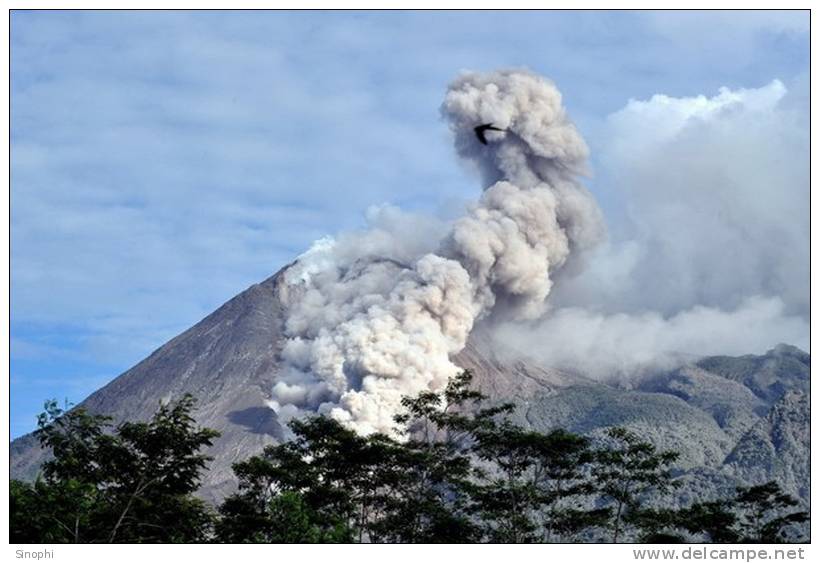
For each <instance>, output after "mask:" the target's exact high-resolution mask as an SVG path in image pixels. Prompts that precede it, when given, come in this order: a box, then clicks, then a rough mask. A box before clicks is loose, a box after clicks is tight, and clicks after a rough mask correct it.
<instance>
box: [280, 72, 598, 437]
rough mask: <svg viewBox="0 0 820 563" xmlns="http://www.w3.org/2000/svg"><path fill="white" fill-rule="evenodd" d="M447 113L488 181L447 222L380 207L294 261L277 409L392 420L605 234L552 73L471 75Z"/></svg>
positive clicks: (452, 96) (532, 313) (286, 414)
mask: <svg viewBox="0 0 820 563" xmlns="http://www.w3.org/2000/svg"><path fill="white" fill-rule="evenodd" d="M442 114H443V115H444V117H445V118H446V119H447V120H448V122H449V124H450V128H451V130H452V132H453V133H454V137H455V145H456V149H457V152H458V154H459V155H460V156H461V157H462V158H465V159H468V160H470V161H472V162H473V163H475V165H476V166H477V167H478V168H479V169H480V171H481V173H482V177H483V179H484V183H485V185H486V186H487V187H486V189H485V190H484V192H483V193H482V195H481V198H480V199H479V200H478V201H477V202H476V203H475V204H474V205H472V206H471V208H470V209H469V211H468V213H467V214H466V215H465V216H464V217H461V218H460V219H457V220H456V221H454V222H453V223H452V225H449V226H443V225H440V224H437V223H436V222H435V221H433V220H430V219H423V218H417V217H411V216H407V215H404V214H401V213H400V212H398V211H396V210H393V209H386V210H381V211H376V212H375V213H374V216H373V217H372V221H371V222H372V223H374V227H373V228H372V229H370V230H368V231H365V232H362V233H355V234H349V235H346V236H342V237H340V238H339V239H338V240H335V241H334V240H330V239H323V240H321V241H319V242H318V243H316V244H315V245H314V247H313V248H312V249H311V250H310V251H309V252H308V253H306V254H305V255H303V256H302V257H301V258H300V259H299V260H298V261H297V262H296V263H295V264H294V265H293V266H291V267H290V268H289V270H288V271H287V272H286V279H287V282H288V295H287V296H286V299H287V300H288V302H287V305H288V307H289V309H288V310H289V316H288V319H287V322H286V327H285V330H286V334H287V342H286V344H285V347H284V350H283V352H282V356H283V359H284V360H285V363H286V365H285V368H284V369H283V372H282V373H281V376H280V380H279V381H278V382H277V383H276V385H275V386H274V388H273V394H272V400H271V401H270V406H271V407H272V408H273V409H274V410H275V411H276V412H277V414H278V415H279V418H280V420H281V421H283V422H284V421H287V420H289V419H291V418H293V417H296V416H301V415H303V414H304V413H306V412H319V413H324V414H328V415H330V416H332V417H334V418H336V419H338V420H340V421H342V422H344V423H346V424H348V425H349V426H350V427H352V428H354V429H356V430H357V431H359V432H361V433H371V432H376V431H381V432H391V431H392V427H393V416H394V415H395V414H396V413H397V412H398V410H399V409H400V402H401V398H402V396H405V395H412V394H416V393H418V392H419V391H422V390H425V389H438V388H441V387H442V386H443V385H444V384H445V383H446V382H447V380H448V378H450V377H451V376H453V375H454V374H455V373H456V372H457V371H458V367H457V366H456V365H455V364H454V363H453V362H452V361H451V360H450V358H451V356H452V355H453V354H455V353H457V352H459V351H460V350H462V349H463V348H464V346H465V344H466V342H467V337H468V336H469V334H470V331H471V330H472V328H473V326H474V324H475V322H476V321H477V320H479V319H481V318H482V317H486V316H488V315H490V314H493V315H499V316H501V317H503V318H505V319H533V318H537V317H538V316H539V315H541V314H542V313H543V311H544V306H545V300H546V298H547V296H548V295H549V293H550V291H551V289H552V285H553V278H554V276H555V274H556V273H557V272H558V271H559V270H561V269H562V268H565V267H567V265H568V263H569V262H570V261H571V260H572V259H573V258H574V257H575V256H577V255H579V254H580V253H583V251H584V250H586V249H589V248H591V247H593V246H594V245H595V244H596V243H597V242H598V241H599V240H600V239H601V238H602V236H603V233H604V227H603V221H602V219H601V214H600V212H599V210H598V207H597V205H596V204H595V202H594V201H593V199H592V197H591V196H590V194H589V192H588V191H587V190H586V189H585V188H584V187H583V186H582V185H581V184H580V183H579V181H578V176H579V174H581V173H583V171H584V168H585V163H586V157H587V147H586V144H585V143H584V141H583V139H582V138H581V136H580V134H579V133H578V131H577V130H576V128H575V127H574V125H573V124H572V123H571V122H570V121H569V120H568V118H567V117H566V115H565V111H564V109H563V107H562V105H561V95H560V93H559V92H558V90H557V89H556V88H555V86H553V85H552V84H551V83H550V82H548V81H546V80H544V79H542V78H540V77H538V76H535V75H533V74H531V73H528V72H525V71H501V72H495V73H489V74H477V73H467V74H464V75H462V76H461V77H459V78H458V79H457V80H456V81H454V82H453V83H452V84H451V85H450V88H449V90H448V92H447V94H446V97H445V100H444V104H443V105H442ZM483 123H492V124H494V125H495V126H496V127H498V128H500V129H502V130H503V131H498V132H496V131H488V132H487V139H488V141H489V143H488V144H487V145H486V146H485V145H483V144H481V143H479V142H478V140H477V139H476V137H475V135H474V132H473V128H474V127H475V126H477V125H479V124H483ZM385 215H388V216H389V217H385ZM419 233H422V235H421V237H420V236H419Z"/></svg>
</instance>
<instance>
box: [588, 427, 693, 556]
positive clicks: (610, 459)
mask: <svg viewBox="0 0 820 563" xmlns="http://www.w3.org/2000/svg"><path fill="white" fill-rule="evenodd" d="M607 436H608V438H609V439H610V440H611V442H612V445H611V447H607V448H603V449H600V450H599V451H598V452H597V454H596V463H595V466H594V469H593V475H594V478H595V481H596V487H597V490H598V491H599V494H600V495H601V496H602V499H603V500H604V501H605V502H608V503H610V504H611V505H612V506H613V508H614V510H613V516H612V519H611V523H610V527H611V530H612V536H611V540H612V542H613V543H618V539H620V537H621V534H622V532H623V527H624V523H625V522H624V516H626V514H627V513H628V512H630V511H637V510H639V509H640V507H641V499H642V497H643V496H644V495H646V494H647V493H649V492H650V491H653V492H655V493H661V494H662V493H666V492H667V491H669V490H670V489H671V488H672V487H673V486H674V483H673V481H672V475H671V471H670V466H671V464H672V463H673V462H674V461H675V460H676V459H677V458H678V456H679V454H678V453H677V452H672V451H664V452H658V451H657V450H656V449H655V446H653V445H652V444H650V443H648V442H644V441H642V440H641V438H640V436H638V435H637V434H635V433H634V432H631V431H629V430H626V429H624V428H610V429H609V430H608V431H607ZM627 523H628V522H627Z"/></svg>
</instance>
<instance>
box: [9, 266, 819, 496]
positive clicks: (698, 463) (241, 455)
mask: <svg viewBox="0 0 820 563" xmlns="http://www.w3.org/2000/svg"><path fill="white" fill-rule="evenodd" d="M288 289H289V288H288V286H287V285H286V284H285V283H284V281H283V276H282V275H281V272H280V273H279V274H276V275H274V276H272V277H271V278H269V279H267V280H265V281H263V282H262V283H259V284H257V285H254V286H252V287H250V288H249V289H247V290H246V291H244V292H242V293H241V294H239V295H238V296H236V297H235V298H233V299H231V300H230V301H228V302H227V303H225V304H224V305H223V306H222V307H220V308H219V309H218V310H217V311H215V312H214V313H212V314H211V315H209V316H208V317H206V318H205V319H203V320H202V321H201V322H199V323H198V324H196V325H195V326H194V327H192V328H191V329H189V330H187V331H186V332H184V333H182V334H181V335H179V336H177V337H176V338H174V339H172V340H170V341H169V342H168V343H166V344H165V345H163V346H162V347H161V348H159V349H158V350H157V351H155V352H154V353H153V354H151V355H150V356H149V357H148V358H146V359H145V360H143V361H142V362H140V363H139V364H137V365H136V366H134V367H133V368H132V369H130V370H128V371H126V372H125V373H123V374H122V375H120V376H119V377H117V378H116V379H114V380H113V381H112V382H111V383H109V384H108V385H106V386H105V387H103V388H102V389H100V390H98V391H96V392H95V393H93V394H92V395H91V396H89V397H88V398H87V399H86V400H85V401H83V402H82V403H81V406H84V407H86V408H88V409H89V410H91V411H93V412H99V413H105V414H108V415H111V416H113V417H114V421H115V422H120V421H123V420H142V419H146V418H148V417H150V416H151V415H152V414H153V413H154V412H155V410H156V408H157V406H158V404H159V402H160V401H163V400H174V399H177V398H179V397H181V396H182V395H183V394H185V393H191V394H192V395H194V396H195V397H197V399H198V400H199V402H198V409H197V412H196V417H197V420H198V422H199V423H200V424H201V425H203V426H208V427H211V428H215V429H217V430H218V431H220V432H221V433H222V435H221V437H220V438H218V439H217V440H216V442H215V444H214V446H213V448H211V450H210V451H209V453H210V455H212V456H213V457H214V458H215V459H214V461H213V462H212V463H211V466H210V470H209V472H208V473H207V475H206V476H205V479H204V487H203V489H202V496H203V497H205V498H206V499H209V500H212V501H215V500H218V499H220V498H222V497H224V495H225V494H227V493H229V492H230V491H232V490H233V489H234V487H235V481H234V478H233V473H232V471H231V464H232V463H234V462H236V461H238V460H242V459H245V458H247V457H248V456H250V455H253V454H255V453H258V452H259V451H261V449H262V448H263V447H264V445H266V444H269V443H274V442H276V441H277V440H279V439H281V437H282V428H281V426H280V425H279V423H278V421H277V417H276V415H275V413H274V412H273V411H272V410H271V409H270V408H269V407H268V406H267V403H266V401H267V400H268V399H269V398H270V391H271V389H272V387H273V385H274V383H275V382H276V381H277V374H278V371H279V368H280V365H281V364H280V362H281V359H280V357H279V354H280V352H281V347H282V343H283V323H284V319H285V313H286V312H285V311H284V310H283V306H282V303H283V301H285V299H284V297H285V294H284V293H283V292H286V291H288ZM291 297H292V296H291ZM492 342H493V340H492V339H490V338H488V337H487V336H486V335H485V333H484V332H483V331H482V330H481V329H480V328H479V329H477V330H475V331H474V332H473V334H472V336H471V337H470V340H469V342H468V345H467V347H466V348H465V349H464V350H463V351H462V352H461V353H459V354H458V355H456V356H455V358H454V361H455V362H456V363H457V364H458V365H460V366H462V367H464V368H470V369H472V370H473V371H474V372H475V375H476V383H477V385H478V387H479V388H480V389H481V390H482V391H484V392H485V393H487V394H488V395H490V396H491V397H492V398H493V399H495V400H498V401H514V402H516V403H517V404H518V405H519V409H518V411H517V413H516V417H517V418H518V421H519V422H520V423H522V424H526V425H529V426H531V427H533V428H537V429H541V430H546V429H549V428H554V427H557V426H561V427H565V428H568V429H569V430H572V431H576V432H589V433H596V432H600V431H602V430H603V429H604V428H606V427H609V426H616V425H617V426H626V427H629V428H633V429H635V430H638V431H640V432H641V433H642V434H643V435H645V436H647V437H648V438H649V439H651V440H652V441H654V442H655V443H656V444H658V445H659V446H661V447H664V448H672V449H676V450H678V451H680V452H681V454H682V456H681V464H680V465H681V468H682V469H684V470H686V471H687V472H688V473H689V477H690V478H689V482H690V483H689V485H688V486H687V488H686V491H687V492H686V493H685V494H688V495H694V496H696V497H698V498H702V497H703V496H709V495H715V494H721V493H724V492H726V491H729V490H731V488H732V487H734V486H735V485H736V484H742V483H750V482H760V481H762V480H766V479H770V478H776V479H778V480H779V481H780V482H781V483H782V484H783V485H784V487H785V488H786V489H787V490H789V492H791V493H793V494H797V495H800V496H801V497H802V498H804V499H808V492H809V491H808V459H809V450H808V448H809V444H808V420H809V411H808V409H809V405H808V400H807V394H806V390H807V389H808V361H809V360H808V355H807V354H804V353H803V352H800V351H799V350H797V349H795V348H791V347H778V348H776V349H775V350H773V351H771V352H770V353H768V354H766V355H764V356H744V357H741V358H728V357H720V358H707V359H704V360H702V361H700V362H699V363H698V365H697V366H685V367H683V368H680V369H678V370H676V371H674V372H670V373H662V374H658V375H657V376H655V377H652V378H648V379H646V380H644V382H643V383H642V384H641V385H640V386H639V387H638V388H636V389H624V388H621V387H616V386H613V385H608V384H604V383H601V382H596V381H593V380H591V379H587V378H585V377H583V376H582V375H578V374H568V373H563V372H560V371H558V370H554V369H549V368H544V367H539V366H537V365H535V364H534V363H533V362H529V361H523V360H522V361H514V362H511V361H509V360H502V359H500V358H501V357H502V356H500V355H499V354H496V353H495V352H496V350H494V345H493V344H492ZM503 357H504V358H506V357H508V355H507V354H504V355H503ZM712 368H714V371H711V369H712ZM778 392H780V394H779V395H778ZM43 458H44V453H43V452H42V451H41V450H40V448H39V447H38V445H37V443H36V441H35V440H34V439H33V438H32V436H31V435H27V436H23V437H21V438H19V439H17V440H15V441H14V442H12V444H11V472H12V477H16V478H28V479H30V478H33V477H34V475H36V472H37V468H38V466H39V464H40V463H41V462H42V460H43Z"/></svg>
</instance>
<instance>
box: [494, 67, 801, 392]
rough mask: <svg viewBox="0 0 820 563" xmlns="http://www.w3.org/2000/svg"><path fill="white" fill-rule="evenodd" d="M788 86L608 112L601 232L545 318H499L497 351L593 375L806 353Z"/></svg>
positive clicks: (656, 99)
mask: <svg viewBox="0 0 820 563" xmlns="http://www.w3.org/2000/svg"><path fill="white" fill-rule="evenodd" d="M791 88H792V90H793V91H792V92H790V91H789V89H788V88H787V87H786V86H785V85H784V84H783V83H782V82H780V81H778V80H774V81H772V82H771V83H769V84H768V85H765V86H762V87H760V88H755V89H738V90H729V89H726V88H723V89H721V91H720V92H719V93H718V94H717V95H715V96H713V97H706V96H697V97H691V98H673V97H670V96H664V95H657V96H653V97H652V98H651V99H649V100H646V101H635V100H633V101H630V102H629V103H628V104H627V105H626V106H625V107H624V108H623V109H621V110H620V111H618V112H615V113H614V114H612V115H611V116H610V117H609V118H608V120H607V122H606V125H605V127H603V128H602V130H601V131H600V132H599V136H598V137H597V139H598V141H599V148H598V151H597V152H596V154H597V155H598V165H597V166H596V172H597V174H598V179H597V184H598V185H599V186H601V189H600V190H599V192H600V193H601V194H602V197H603V196H605V197H607V199H608V201H609V202H610V206H609V207H610V208H609V209H607V217H608V228H609V235H610V238H609V240H608V241H606V243H604V244H602V245H600V246H599V247H598V248H596V249H595V251H594V253H593V255H592V256H589V257H588V260H587V261H586V264H585V268H584V270H583V271H582V272H581V273H580V274H579V275H572V276H565V275H562V277H561V279H560V281H559V283H558V284H556V288H555V291H554V292H553V294H552V295H551V296H550V305H551V311H550V313H549V314H548V315H545V316H544V317H543V318H541V319H539V320H537V321H534V322H527V323H513V322H510V323H505V324H502V325H496V326H495V327H494V328H495V331H494V332H495V335H496V336H497V341H496V346H497V349H498V350H504V349H507V348H512V349H513V351H517V353H519V354H520V353H526V354H528V355H529V356H530V357H534V358H535V359H536V360H538V361H540V362H543V363H546V364H549V365H551V366H553V367H560V368H571V369H575V370H578V371H581V372H582V373H584V374H585V375H587V376H593V377H596V378H599V379H610V378H618V379H622V378H623V377H625V376H629V377H631V376H634V375H636V374H640V373H641V372H645V371H647V370H655V369H662V368H666V367H673V366H674V365H675V364H677V363H679V362H680V361H681V360H682V359H692V357H697V356H701V355H710V354H750V353H763V352H765V351H766V350H768V349H771V348H773V347H774V346H775V345H776V344H778V343H780V342H785V343H788V344H794V345H797V346H799V347H802V348H804V349H808V335H809V323H808V317H809V303H808V300H809V211H808V202H809V185H810V182H809V177H808V174H809V142H808V125H807V124H808V104H807V103H806V101H805V98H802V97H801V84H800V83H799V82H798V83H797V84H795V85H793V86H792V87H791ZM805 88H807V85H802V89H805ZM604 187H605V189H604ZM613 208H614V209H613Z"/></svg>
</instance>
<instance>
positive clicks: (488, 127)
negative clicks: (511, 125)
mask: <svg viewBox="0 0 820 563" xmlns="http://www.w3.org/2000/svg"><path fill="white" fill-rule="evenodd" d="M473 131H475V136H476V137H478V140H479V141H481V144H482V145H486V144H487V137H485V136H484V133H485V132H486V131H503V129H499V128H498V127H495V126H493V124H492V123H485V124H483V125H479V126H478V127H474V128H473Z"/></svg>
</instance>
